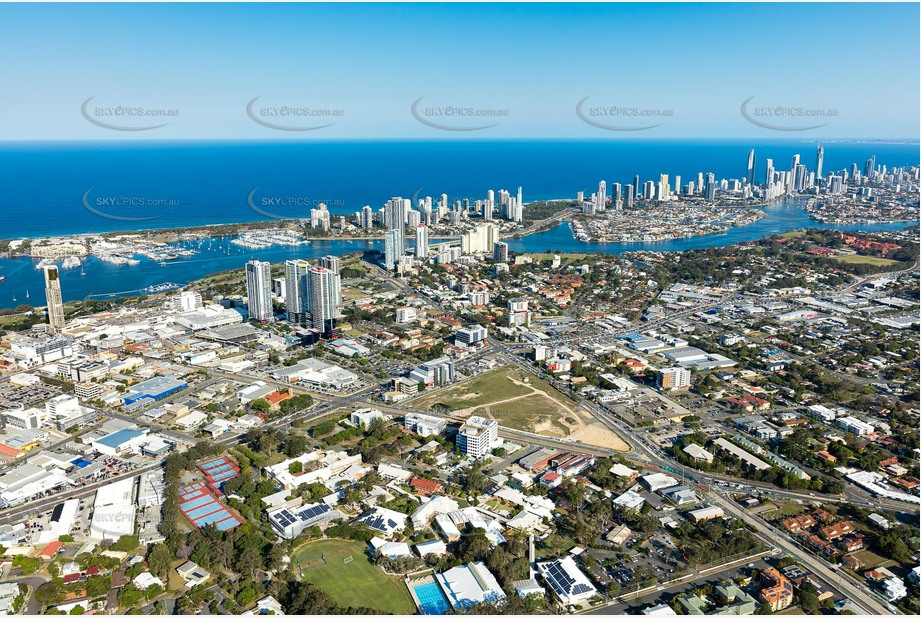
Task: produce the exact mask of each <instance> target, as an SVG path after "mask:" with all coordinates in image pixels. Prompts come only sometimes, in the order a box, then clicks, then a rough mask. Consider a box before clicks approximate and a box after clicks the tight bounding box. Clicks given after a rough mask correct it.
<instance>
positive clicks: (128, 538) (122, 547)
mask: <svg viewBox="0 0 921 618" xmlns="http://www.w3.org/2000/svg"><path fill="white" fill-rule="evenodd" d="M140 546H141V542H140V541H138V538H137V537H136V536H132V535H130V534H126V535H125V536H122V537H119V539H118V540H117V541H115V542H114V543H112V546H111V547H110V548H109V549H111V550H112V551H123V552H132V551H134V550H136V549H137V548H138V547H140Z"/></svg>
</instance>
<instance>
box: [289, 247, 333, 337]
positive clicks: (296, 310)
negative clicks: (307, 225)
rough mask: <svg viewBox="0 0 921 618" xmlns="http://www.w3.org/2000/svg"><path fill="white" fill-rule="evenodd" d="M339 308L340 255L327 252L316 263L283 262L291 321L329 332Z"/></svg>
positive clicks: (325, 332)
mask: <svg viewBox="0 0 921 618" xmlns="http://www.w3.org/2000/svg"><path fill="white" fill-rule="evenodd" d="M341 309H342V285H341V281H340V278H339V258H338V257H335V256H326V257H322V258H320V260H319V262H318V263H317V264H316V265H312V264H310V262H308V261H307V260H287V261H286V262H285V311H286V314H287V319H288V321H289V322H291V323H292V324H298V325H300V326H304V327H307V328H313V329H315V330H318V331H320V332H321V333H323V335H325V336H329V335H330V334H332V331H333V329H334V328H335V327H336V321H337V320H338V319H339V316H340V312H341Z"/></svg>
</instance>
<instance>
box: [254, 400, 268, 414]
mask: <svg viewBox="0 0 921 618" xmlns="http://www.w3.org/2000/svg"><path fill="white" fill-rule="evenodd" d="M249 408H250V410H253V411H254V412H261V413H263V414H266V413H268V412H269V410H271V409H272V406H271V405H270V404H269V402H268V401H266V400H265V399H255V400H253V401H251V402H249Z"/></svg>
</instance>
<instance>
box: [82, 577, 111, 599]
mask: <svg viewBox="0 0 921 618" xmlns="http://www.w3.org/2000/svg"><path fill="white" fill-rule="evenodd" d="M111 588H112V578H111V577H109V576H108V575H106V576H102V575H94V576H92V577H90V578H88V579H87V580H86V595H87V596H88V597H90V598H95V597H101V596H102V595H104V594H108V592H109V590H110V589H111Z"/></svg>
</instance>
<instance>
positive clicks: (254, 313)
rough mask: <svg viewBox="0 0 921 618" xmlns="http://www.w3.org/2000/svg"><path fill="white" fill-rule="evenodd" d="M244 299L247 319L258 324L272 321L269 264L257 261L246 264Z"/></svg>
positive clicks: (270, 271) (270, 272)
mask: <svg viewBox="0 0 921 618" xmlns="http://www.w3.org/2000/svg"><path fill="white" fill-rule="evenodd" d="M246 298H247V307H248V309H249V319H251V320H258V321H260V322H269V321H271V320H272V270H271V264H269V263H268V262H260V261H259V260H250V261H249V262H247V263H246Z"/></svg>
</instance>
